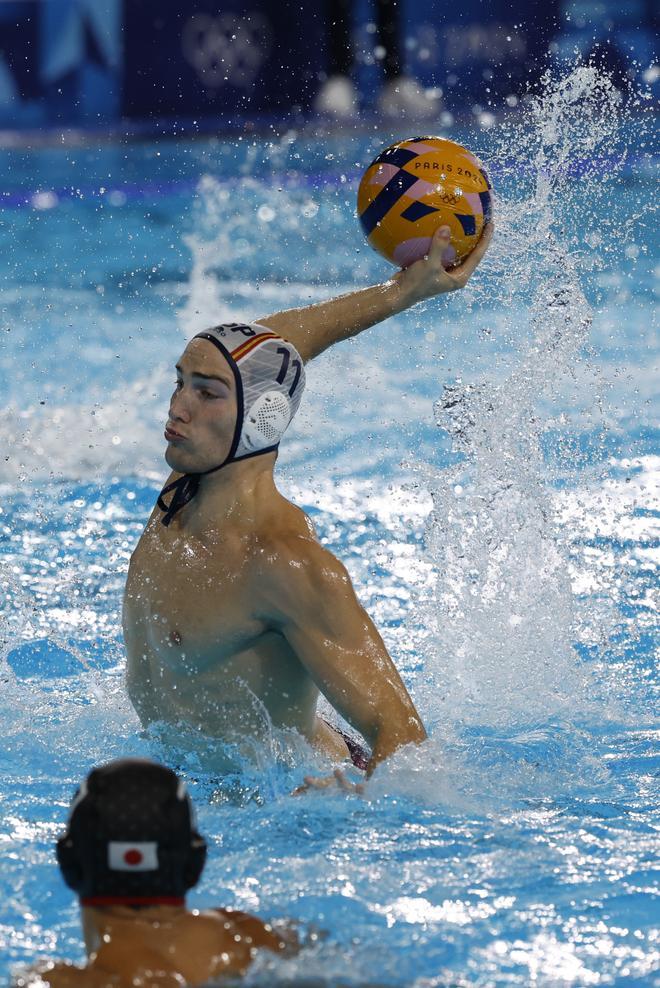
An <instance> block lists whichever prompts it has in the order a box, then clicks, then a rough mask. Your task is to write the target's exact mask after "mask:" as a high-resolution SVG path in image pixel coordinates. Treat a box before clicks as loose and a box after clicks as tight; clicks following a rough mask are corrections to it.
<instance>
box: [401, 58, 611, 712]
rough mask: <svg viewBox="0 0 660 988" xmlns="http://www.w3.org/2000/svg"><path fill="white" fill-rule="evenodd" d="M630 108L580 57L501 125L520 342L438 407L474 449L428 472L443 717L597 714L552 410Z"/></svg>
mask: <svg viewBox="0 0 660 988" xmlns="http://www.w3.org/2000/svg"><path fill="white" fill-rule="evenodd" d="M621 114H622V98H621V95H620V94H619V93H618V92H617V90H616V89H615V88H614V87H613V85H612V83H611V82H610V80H609V79H608V78H607V77H606V76H604V75H602V74H600V73H599V72H598V71H597V70H596V69H595V68H593V67H589V66H586V67H580V68H577V69H575V70H574V71H573V72H571V73H570V74H568V75H567V76H565V77H563V78H561V79H559V80H554V79H553V78H551V77H550V76H546V78H545V79H544V82H543V87H542V91H541V92H540V94H539V95H538V96H537V98H536V99H535V100H534V101H533V102H532V104H531V110H530V117H529V118H528V119H526V120H523V121H522V122H521V121H518V122H516V123H513V124H509V125H507V126H505V127H503V128H502V130H501V132H500V133H499V136H498V138H497V147H496V150H495V155H494V159H495V163H496V166H497V168H496V170H497V171H498V172H499V173H500V174H501V176H502V180H501V191H500V195H499V198H498V209H497V227H498V241H497V242H496V244H495V246H494V248H493V250H492V254H493V257H492V258H491V259H490V260H489V262H488V265H489V266H490V269H491V274H492V277H491V279H490V281H489V283H488V291H489V293H490V296H491V299H492V300H493V307H494V308H496V309H497V310H498V311H499V312H500V313H501V312H504V313H505V315H504V318H503V321H502V323H500V329H499V331H500V332H502V331H503V332H504V334H505V335H506V336H507V337H508V338H510V339H512V340H513V339H515V340H516V341H517V346H518V350H517V355H516V362H515V363H514V365H513V367H510V368H509V369H508V372H507V373H506V375H505V376H504V379H503V380H499V381H498V382H497V383H494V382H493V381H492V380H481V381H476V382H471V383H466V382H464V381H463V380H458V381H456V382H455V383H453V384H451V385H448V386H445V387H444V390H443V393H442V395H441V397H440V398H439V400H438V401H437V402H436V405H435V415H436V421H437V424H438V426H440V428H442V429H444V430H445V431H446V432H447V433H448V434H449V435H450V436H451V439H452V444H453V448H454V451H455V452H457V453H459V454H460V455H461V460H460V463H459V464H458V465H456V466H452V467H451V468H449V469H446V470H442V471H433V470H432V469H429V468H425V470H424V471H422V473H423V480H424V483H425V484H426V485H427V486H428V487H429V489H430V491H431V494H432V498H433V511H432V513H431V515H430V517H429V521H428V525H427V530H426V546H427V550H428V552H429V554H430V556H431V558H432V560H433V561H434V563H435V565H436V570H437V579H436V582H435V587H434V590H433V593H432V595H430V598H429V599H428V600H427V602H426V604H425V607H424V614H423V621H422V622H420V623H422V624H423V626H425V627H431V628H432V629H433V630H432V634H431V636H430V640H427V642H426V644H425V645H424V646H423V647H424V649H425V651H426V652H427V654H429V653H430V655H429V660H428V663H427V667H426V674H427V677H428V679H429V680H430V682H431V683H432V684H433V695H434V696H435V698H436V700H435V701H434V702H432V703H431V704H430V705H429V710H428V715H429V716H430V717H431V718H432V719H436V720H437V719H438V718H439V717H440V716H442V717H445V718H446V717H447V716H450V718H451V719H452V720H460V721H462V722H464V723H465V722H467V723H472V724H480V725H490V726H491V727H495V728H497V727H501V726H503V725H508V726H515V725H519V726H522V725H525V726H529V725H530V724H534V723H539V722H548V721H549V720H550V721H552V720H553V719H554V720H557V719H559V720H561V718H563V717H564V716H570V717H574V716H575V715H576V713H577V712H578V711H579V712H581V713H582V714H584V713H585V712H586V710H587V707H588V705H589V700H590V697H592V696H593V692H594V682H593V679H592V677H591V676H590V675H589V673H588V671H587V670H586V669H585V668H584V666H583V664H582V663H581V662H580V660H579V657H578V655H577V653H576V651H575V649H574V647H573V643H574V641H575V611H574V598H573V593H572V589H571V584H570V579H569V575H568V555H567V548H566V543H565V540H564V538H563V535H562V532H561V530H560V529H559V527H558V525H557V523H556V517H555V509H554V501H553V491H552V488H551V485H550V482H549V481H551V477H549V475H548V469H547V468H546V465H545V461H544V455H543V451H542V440H543V435H544V431H545V429H546V427H547V424H548V419H549V416H548V408H549V407H551V405H552V401H553V400H554V399H555V398H556V397H557V396H558V395H559V394H560V393H561V392H562V390H563V389H565V387H566V384H567V382H569V383H570V382H571V380H572V377H573V375H574V369H575V366H576V364H577V363H578V362H580V361H581V360H582V359H583V348H584V346H585V343H586V340H587V337H588V333H589V326H590V323H591V319H592V311H591V308H590V305H589V303H588V302H587V300H586V298H585V294H584V291H583V288H582V285H581V269H582V268H583V267H587V268H588V267H589V263H590V261H591V260H592V258H591V251H590V247H589V241H588V239H587V236H588V234H589V233H590V232H593V230H591V229H590V221H591V211H590V205H589V204H590V202H591V203H593V202H594V201H595V199H596V198H597V197H600V196H602V195H604V194H605V193H604V189H605V187H606V186H607V184H608V182H610V183H611V182H612V181H613V180H614V179H615V176H616V172H617V162H615V163H614V164H611V165H610V170H609V174H608V176H607V180H606V179H605V178H604V177H603V171H602V169H597V168H596V167H595V166H594V165H593V162H594V160H595V159H596V158H597V157H598V155H599V154H601V153H605V152H609V150H610V148H611V145H612V144H613V142H614V139H615V138H616V137H617V135H618V132H619V129H620V126H621ZM622 160H623V156H619V158H618V164H620V163H621V162H622ZM576 176H579V178H578V179H577V182H576ZM493 296H494V297H493ZM529 299H531V300H532V301H531V304H529V302H528V301H526V300H529ZM523 320H524V322H523ZM591 400H592V401H594V396H593V392H592V395H591ZM439 696H440V697H442V700H441V701H440V702H439V703H438V701H437V698H438V697H439Z"/></svg>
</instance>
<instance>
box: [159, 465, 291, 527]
mask: <svg viewBox="0 0 660 988" xmlns="http://www.w3.org/2000/svg"><path fill="white" fill-rule="evenodd" d="M275 460H276V454H275V453H264V454H263V455H261V456H255V457H251V458H250V459H247V460H239V461H238V462H236V463H228V464H227V466H225V467H222V469H221V470H217V471H216V472H215V473H209V474H205V475H203V476H202V477H201V479H200V484H199V489H198V491H197V494H196V495H195V497H194V498H193V499H192V500H191V501H190V502H189V503H188V504H187V505H186V507H185V508H184V509H183V511H182V512H181V516H180V519H179V524H180V525H181V527H182V528H186V529H191V528H195V529H197V528H202V529H204V528H206V527H207V526H208V525H217V524H218V522H222V521H227V520H229V519H230V518H231V517H232V515H234V514H235V513H236V512H237V511H240V512H241V517H245V515H246V513H249V511H250V507H251V505H252V504H253V503H254V501H255V499H256V498H261V497H263V496H267V495H269V494H270V495H271V496H272V495H274V494H275V493H276V488H275V480H274V477H273V467H274V466H275ZM176 521H177V519H176V518H175V520H174V522H173V524H176Z"/></svg>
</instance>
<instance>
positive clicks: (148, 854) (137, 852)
mask: <svg viewBox="0 0 660 988" xmlns="http://www.w3.org/2000/svg"><path fill="white" fill-rule="evenodd" d="M108 868H109V869H110V870H111V871H158V844H157V843H156V841H131V842H130V843H126V842H125V841H116V840H112V841H109V842H108Z"/></svg>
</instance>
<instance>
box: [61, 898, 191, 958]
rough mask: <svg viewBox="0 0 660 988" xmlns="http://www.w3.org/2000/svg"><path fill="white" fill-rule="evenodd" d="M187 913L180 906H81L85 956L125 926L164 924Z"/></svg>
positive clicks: (183, 906) (94, 951) (184, 908)
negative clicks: (137, 907) (139, 907)
mask: <svg viewBox="0 0 660 988" xmlns="http://www.w3.org/2000/svg"><path fill="white" fill-rule="evenodd" d="M186 912H187V910H186V907H185V904H184V905H182V906H145V907H144V908H141V909H133V908H131V907H130V906H103V907H97V906H81V908H80V922H81V925H82V931H83V939H84V941H85V950H86V951H87V956H88V957H89V956H90V955H91V954H94V953H96V952H97V951H98V949H99V947H100V946H101V943H102V942H103V938H104V937H106V936H108V937H112V936H113V935H114V934H117V933H118V932H119V930H120V929H121V927H125V926H126V924H127V923H128V924H131V925H135V924H136V923H165V922H171V921H172V920H174V919H177V918H178V917H179V916H182V915H184V914H185V913H186Z"/></svg>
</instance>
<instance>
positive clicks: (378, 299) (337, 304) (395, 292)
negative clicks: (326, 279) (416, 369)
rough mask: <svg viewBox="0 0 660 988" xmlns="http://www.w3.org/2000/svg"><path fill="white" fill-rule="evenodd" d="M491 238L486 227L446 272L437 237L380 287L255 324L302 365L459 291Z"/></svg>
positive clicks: (441, 239) (441, 243) (443, 245)
mask: <svg viewBox="0 0 660 988" xmlns="http://www.w3.org/2000/svg"><path fill="white" fill-rule="evenodd" d="M492 235H493V225H492V223H490V224H489V225H488V226H487V227H486V228H485V230H484V232H483V234H482V237H481V239H480V241H479V243H478V244H477V246H476V248H475V249H474V250H473V251H472V253H471V254H470V256H469V257H468V258H466V260H465V261H463V263H462V264H459V265H458V266H457V267H455V268H453V269H452V270H451V271H445V269H444V268H443V266H442V255H443V252H444V250H445V248H446V246H447V238H446V237H444V236H441V235H440V234H439V233H438V234H436V236H435V237H434V238H433V242H432V245H431V249H430V251H429V254H428V257H426V258H424V259H423V260H421V261H416V262H415V263H414V264H411V266H410V267H409V268H406V269H405V271H398V272H397V273H396V274H395V275H394V277H393V278H391V280H390V281H387V282H385V283H384V284H381V285H374V286H372V287H371V288H364V289H362V290H361V291H357V292H349V293H348V294H347V295H340V296H339V297H338V298H333V299H329V300H328V301H327V302H319V303H318V304H316V305H310V306H306V307H305V308H302V309H289V310H287V311H285V312H275V313H273V314H272V315H269V316H264V317H263V318H261V319H259V320H258V322H259V323H260V324H261V325H262V326H267V327H268V328H269V329H272V330H273V332H275V333H279V334H280V336H283V337H285V339H287V340H289V341H290V342H291V343H293V345H294V346H295V347H296V349H297V350H298V352H299V353H300V355H301V356H302V358H303V360H305V361H307V360H311V359H312V357H316V356H318V355H319V354H320V353H322V352H323V351H324V350H326V349H327V348H328V347H329V346H332V344H333V343H338V342H339V341H340V340H347V339H349V338H350V337H351V336H357V334H358V333H361V332H363V330H365V329H369V327H370V326H374V325H375V324H376V323H378V322H382V320H383V319H387V318H388V316H393V315H396V314H397V313H398V312H402V311H403V310H404V309H408V308H410V307H411V306H413V305H415V304H416V303H417V302H421V301H422V300H423V299H427V298H432V297H433V296H435V295H442V294H444V293H445V292H455V291H457V290H458V289H459V288H463V287H464V285H466V284H467V282H468V280H469V278H470V276H471V275H472V274H473V272H474V271H475V269H476V267H477V265H478V264H479V262H480V261H481V259H482V257H483V256H484V254H485V253H486V251H487V249H488V245H489V244H490V241H491V239H492Z"/></svg>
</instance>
